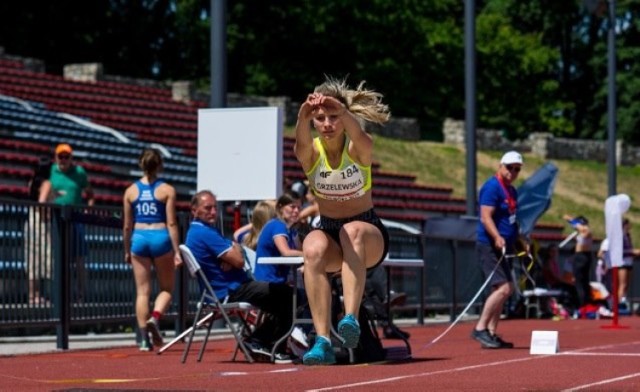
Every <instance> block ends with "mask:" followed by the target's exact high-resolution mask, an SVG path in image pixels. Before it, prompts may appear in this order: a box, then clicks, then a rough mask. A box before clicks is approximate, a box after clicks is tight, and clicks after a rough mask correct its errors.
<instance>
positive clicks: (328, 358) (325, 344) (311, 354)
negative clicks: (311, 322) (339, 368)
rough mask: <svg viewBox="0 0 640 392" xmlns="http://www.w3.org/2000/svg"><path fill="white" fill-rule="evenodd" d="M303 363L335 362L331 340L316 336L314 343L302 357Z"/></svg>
mask: <svg viewBox="0 0 640 392" xmlns="http://www.w3.org/2000/svg"><path fill="white" fill-rule="evenodd" d="M302 363H304V364H305V365H309V366H312V365H333V364H334V363H336V354H335V353H334V352H333V347H331V341H329V340H328V339H327V338H325V337H323V336H318V337H316V343H315V344H314V345H313V347H312V348H311V350H309V351H308V352H307V353H306V354H305V355H304V356H303V357H302Z"/></svg>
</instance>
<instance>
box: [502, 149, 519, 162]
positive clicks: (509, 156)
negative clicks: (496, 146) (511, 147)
mask: <svg viewBox="0 0 640 392" xmlns="http://www.w3.org/2000/svg"><path fill="white" fill-rule="evenodd" d="M512 163H517V164H519V165H522V164H523V160H522V155H520V153H519V152H517V151H509V152H507V153H505V154H504V155H503V156H502V159H500V164H501V165H510V164H512Z"/></svg>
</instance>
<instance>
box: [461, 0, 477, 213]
mask: <svg viewBox="0 0 640 392" xmlns="http://www.w3.org/2000/svg"><path fill="white" fill-rule="evenodd" d="M475 8H476V7H475V0H465V2H464V55H465V56H464V58H465V88H464V91H465V122H464V126H465V134H466V138H465V144H466V149H467V215H475V214H476V52H475V50H476V48H475V46H476V43H475V29H476V21H475V18H476V16H475Z"/></svg>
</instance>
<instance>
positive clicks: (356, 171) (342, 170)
mask: <svg viewBox="0 0 640 392" xmlns="http://www.w3.org/2000/svg"><path fill="white" fill-rule="evenodd" d="M313 143H314V144H315V146H316V148H317V149H318V151H319V152H320V156H319V157H318V160H317V161H316V162H315V163H314V164H313V167H311V169H310V170H309V171H307V172H306V173H305V174H306V175H307V178H308V179H309V184H310V186H311V189H312V190H313V193H314V194H315V195H316V196H317V197H319V198H321V199H325V200H336V201H344V200H351V199H355V198H358V197H361V196H363V195H364V194H365V193H366V192H367V191H368V190H369V189H371V166H361V165H359V164H357V163H356V162H354V160H353V159H351V157H350V156H349V139H347V140H346V141H345V144H344V150H343V151H342V161H341V162H340V166H339V167H337V168H336V169H333V168H332V167H331V166H330V165H329V161H328V160H327V154H326V152H325V150H324V147H323V146H322V142H321V141H320V139H319V138H317V137H316V138H314V139H313Z"/></svg>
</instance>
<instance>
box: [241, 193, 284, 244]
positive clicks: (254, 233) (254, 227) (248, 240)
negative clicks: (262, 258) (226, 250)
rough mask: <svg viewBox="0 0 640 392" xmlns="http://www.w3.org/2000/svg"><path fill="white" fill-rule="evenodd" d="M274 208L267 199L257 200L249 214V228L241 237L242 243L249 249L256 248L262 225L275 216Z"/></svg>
mask: <svg viewBox="0 0 640 392" xmlns="http://www.w3.org/2000/svg"><path fill="white" fill-rule="evenodd" d="M275 216H276V210H275V208H274V207H273V204H272V203H269V202H267V201H259V202H258V203H257V204H256V206H255V207H254V208H253V213H252V215H251V229H250V230H249V232H248V233H247V235H245V236H244V238H243V239H242V243H243V244H244V245H246V246H247V247H249V248H251V249H254V250H255V249H256V246H257V245H258V237H260V232H261V231H262V228H263V227H264V225H266V224H267V222H269V221H270V220H271V219H273V218H275Z"/></svg>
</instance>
